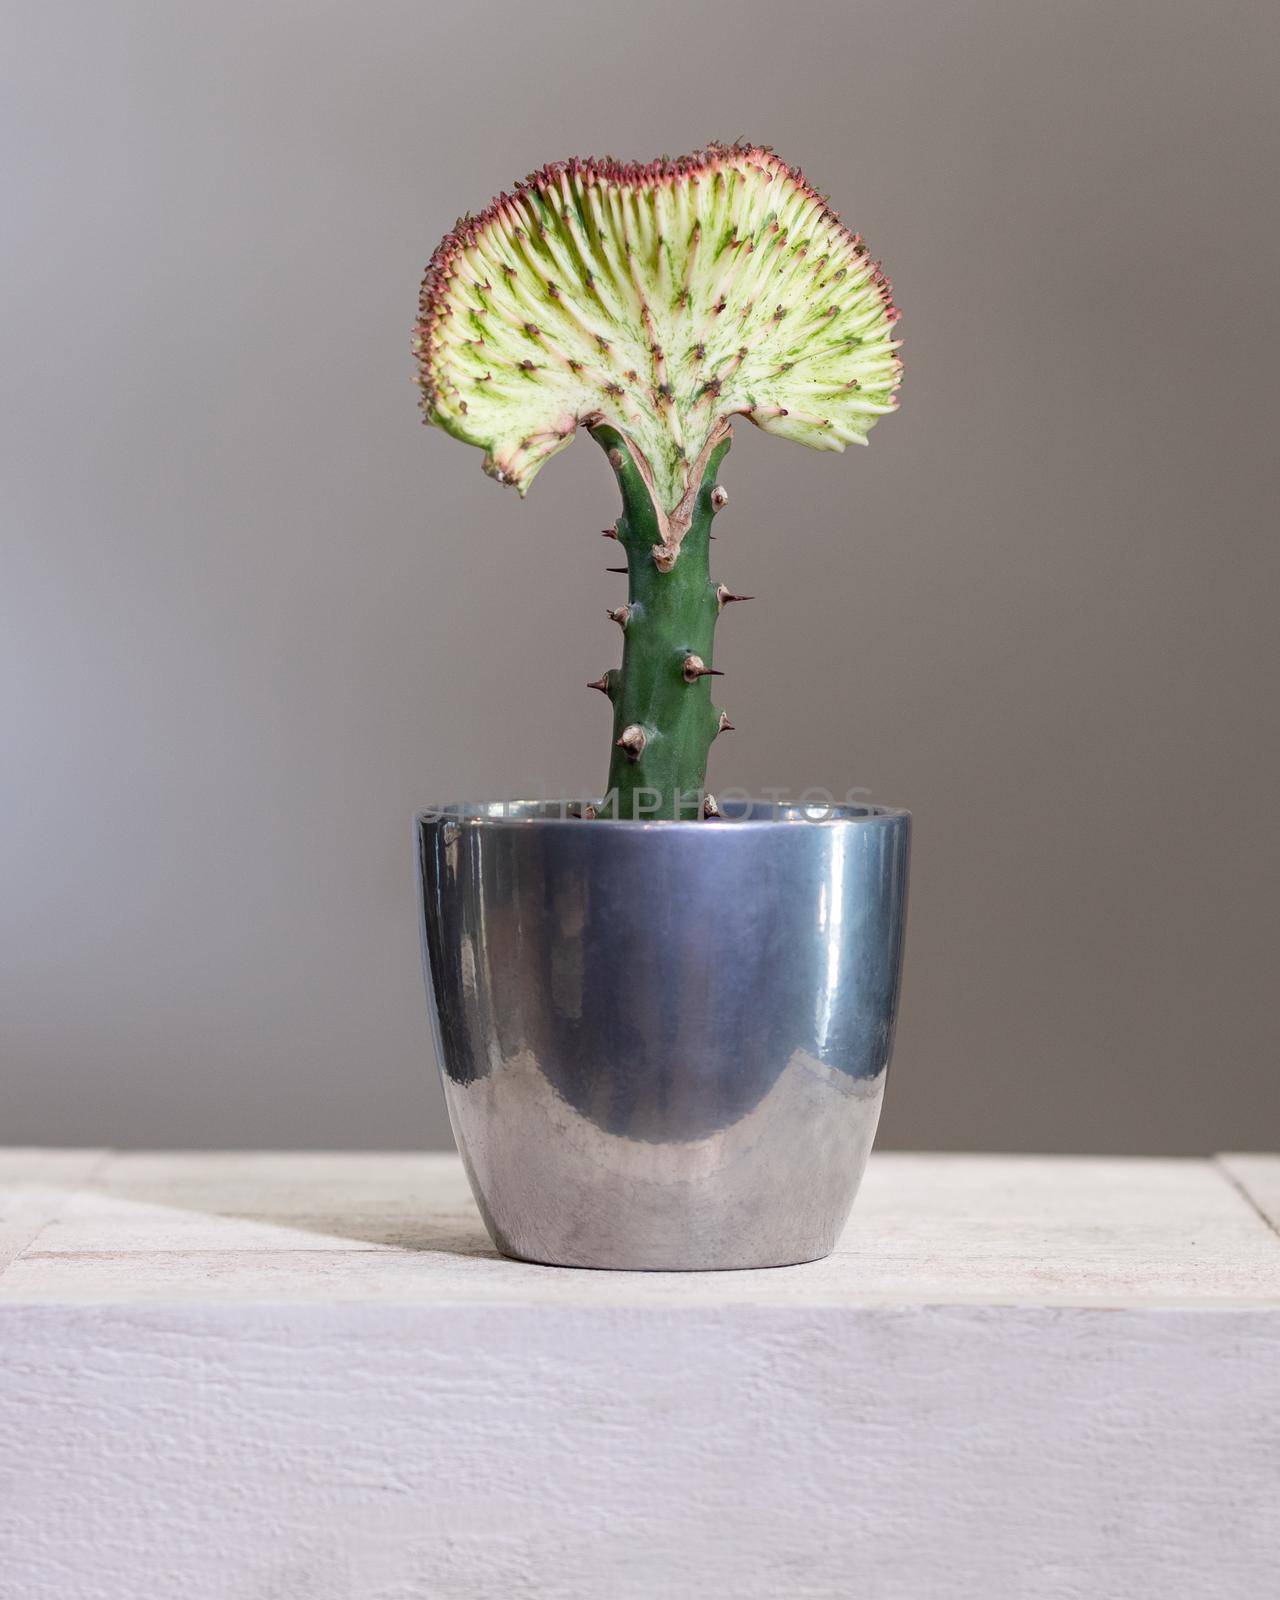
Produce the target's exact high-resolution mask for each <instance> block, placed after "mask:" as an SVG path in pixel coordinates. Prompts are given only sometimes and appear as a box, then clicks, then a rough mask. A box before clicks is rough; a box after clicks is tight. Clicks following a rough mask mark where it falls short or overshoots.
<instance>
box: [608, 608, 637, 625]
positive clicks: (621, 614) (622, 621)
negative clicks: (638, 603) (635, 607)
mask: <svg viewBox="0 0 1280 1600" xmlns="http://www.w3.org/2000/svg"><path fill="white" fill-rule="evenodd" d="M630 615H631V607H630V606H615V607H614V609H613V610H612V611H606V612H605V616H606V617H609V618H611V619H612V621H614V622H616V623H617V624H618V626H619V627H620V628H625V627H626V625H627V619H628V618H629V617H630Z"/></svg>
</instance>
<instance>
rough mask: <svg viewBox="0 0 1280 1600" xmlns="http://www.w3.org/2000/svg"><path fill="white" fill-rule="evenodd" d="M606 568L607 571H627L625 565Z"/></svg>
mask: <svg viewBox="0 0 1280 1600" xmlns="http://www.w3.org/2000/svg"><path fill="white" fill-rule="evenodd" d="M604 570H605V571H606V572H625V571H626V570H627V569H626V568H625V567H606V568H605V569H604Z"/></svg>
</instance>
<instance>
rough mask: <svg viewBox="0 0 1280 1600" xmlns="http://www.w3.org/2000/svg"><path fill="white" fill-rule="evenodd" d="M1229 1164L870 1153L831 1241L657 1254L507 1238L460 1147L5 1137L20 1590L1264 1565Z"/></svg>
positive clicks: (900, 1590)
mask: <svg viewBox="0 0 1280 1600" xmlns="http://www.w3.org/2000/svg"><path fill="white" fill-rule="evenodd" d="M1236 1159H1237V1158H1227V1160H1229V1161H1235V1160H1236ZM1248 1159H1249V1160H1250V1161H1256V1160H1258V1159H1259V1158H1248ZM1267 1170H1270V1169H1267ZM55 1172H56V1173H58V1174H60V1176H59V1180H58V1181H57V1182H51V1181H50V1179H51V1177H52V1176H53V1175H54V1174H55ZM1242 1174H1243V1176H1242ZM1246 1177H1247V1178H1248V1180H1249V1182H1250V1183H1251V1184H1253V1185H1254V1187H1255V1188H1257V1184H1258V1173H1257V1172H1255V1171H1253V1170H1252V1169H1246V1168H1240V1169H1239V1171H1238V1172H1237V1171H1235V1170H1232V1169H1228V1167H1226V1166H1225V1165H1224V1166H1221V1167H1216V1166H1214V1165H1213V1164H1212V1163H1208V1162H1199V1161H1112V1160H1092V1159H1066V1158H1044V1159H1041V1158H1031V1157H1006V1156H947V1157H935V1156H902V1155H894V1154H890V1155H879V1156H876V1157H874V1158H873V1161H872V1165H871V1169H870V1172H869V1175H868V1179H867V1182H866V1185H865V1186H864V1192H863V1194H862V1196H861V1197H860V1199H859V1202H858V1205H857V1207H856V1208H855V1212H854V1217H853V1220H852V1222H851V1224H850V1228H849V1230H848V1232H847V1233H846V1235H845V1237H844V1238H843V1240H842V1241H841V1245H840V1248H839V1250H838V1251H837V1252H836V1254H835V1255H833V1256H832V1257H831V1258H830V1259H829V1260H827V1261H825V1262H819V1263H815V1264H813V1265H811V1266H807V1267H797V1268H789V1269H785V1270H781V1271H776V1272H754V1273H723V1274H697V1275H670V1274H617V1273H587V1272H571V1271H557V1270H554V1269H547V1268H541V1267H532V1266H526V1265H521V1264H519V1263H514V1262H508V1261H503V1260H501V1259H500V1258H498V1257H497V1256H496V1255H495V1254H494V1252H493V1250H492V1247H491V1246H490V1245H489V1243H488V1241H487V1239H486V1237H485V1235H484V1233H483V1230H482V1228H481V1227H480V1222H479V1218H478V1216H477V1214H476V1211H475V1207H474V1205H473V1203H472V1201H471V1199H470V1196H469V1193H468V1190H467V1187H466V1181H465V1178H464V1176H463V1174H462V1170H461V1166H460V1164H459V1163H458V1161H457V1159H456V1158H454V1157H445V1156H412V1155H410V1156H401V1155H397V1156H379V1155H343V1154H325V1155H320V1154H292V1155H291V1154H285V1155H219V1154H207V1155H192V1156H186V1155H120V1156H113V1157H108V1158H101V1157H94V1158H92V1159H91V1158H89V1157H88V1156H87V1155H86V1154H85V1153H83V1152H76V1153H74V1155H73V1157H71V1158H69V1160H68V1163H67V1164H66V1165H65V1166H64V1167H63V1168H57V1167H56V1165H55V1166H50V1165H49V1164H48V1162H47V1161H46V1160H45V1157H44V1156H43V1155H41V1156H40V1158H39V1159H35V1158H29V1157H27V1156H23V1157H21V1158H12V1159H11V1161H10V1162H9V1164H8V1165H6V1163H5V1160H4V1159H3V1158H2V1157H0V1195H3V1197H4V1204H3V1206H2V1207H0V1214H4V1215H10V1216H12V1215H17V1214H18V1213H19V1211H21V1214H22V1215H23V1217H24V1218H25V1219H26V1221H27V1223H28V1224H30V1223H31V1222H33V1221H35V1220H36V1211H37V1210H39V1212H40V1217H39V1222H38V1227H37V1230H36V1232H34V1233H32V1234H31V1236H30V1238H29V1239H28V1240H27V1243H26V1246H25V1247H24V1248H22V1250H21V1251H20V1253H19V1254H17V1256H16V1258H15V1259H13V1260H12V1261H11V1262H10V1264H9V1267H8V1270H7V1271H4V1272H3V1273H2V1274H0V1439H3V1440H4V1448H3V1449H0V1594H3V1595H5V1596H7V1595H9V1594H13V1595H15V1596H17V1595H21V1596H22V1600H79V1597H80V1596H84V1597H85V1600H89V1597H90V1596H91V1597H92V1600H137V1597H138V1596H139V1595H157V1596H162V1595H169V1594H180V1595H182V1596H183V1600H350V1597H351V1596H352V1595H360V1596H361V1597H362V1600H363V1597H368V1600H374V1597H377V1600H384V1597H385V1600H392V1597H394V1600H427V1597H431V1600H436V1597H440V1600H498V1597H499V1596H501V1597H502V1600H507V1597H511V1600H519V1597H522V1596H523V1597H529V1600H533V1597H537V1600H599V1597H600V1596H601V1595H606V1594H607V1595H609V1596H610V1597H611V1600H612V1597H615V1596H616V1597H617V1600H653V1597H655V1596H661V1597H662V1600H694V1597H702V1596H710V1595H732V1596H733V1597H734V1600H779V1597H782V1596H785V1597H786V1600H844V1597H845V1596H847V1595H849V1594H850V1593H857V1594H859V1595H863V1594H865V1595H869V1596H874V1597H876V1600H881V1597H883V1600H921V1597H923V1596H932V1595H946V1596H947V1597H948V1600H970V1597H972V1600H979V1597H981V1600H1030V1597H1032V1596H1034V1597H1037V1600H1039V1597H1042V1596H1043V1597H1045V1600H1058V1597H1061V1600H1076V1597H1081V1600H1083V1597H1084V1596H1094V1595H1105V1596H1106V1597H1107V1600H1149V1597H1150V1595H1152V1594H1170V1595H1177V1596H1178V1600H1222V1597H1224V1596H1234V1595H1247V1594H1248V1595H1252V1594H1259V1595H1260V1594H1264V1593H1269V1592H1270V1590H1271V1587H1273V1579H1274V1571H1275V1564H1276V1561H1277V1558H1278V1557H1280V1522H1278V1520H1277V1518H1276V1516H1275V1505H1276V1501H1277V1491H1278V1490H1280V1237H1278V1236H1277V1234H1276V1232H1275V1231H1273V1229H1272V1227H1270V1226H1269V1225H1268V1223H1267V1222H1266V1221H1265V1220H1264V1218H1263V1216H1262V1215H1261V1214H1260V1211H1261V1209H1262V1204H1263V1202H1262V1201H1261V1200H1260V1199H1259V1198H1257V1197H1256V1196H1255V1197H1254V1198H1252V1199H1251V1198H1249V1197H1247V1196H1246V1194H1245V1193H1244V1192H1243V1191H1244V1179H1245V1178H1246ZM37 1191H40V1192H42V1193H44V1195H45V1203H44V1205H43V1209H40V1208H37V1207H34V1206H33V1205H32V1202H31V1200H30V1196H32V1195H33V1194H34V1193H35V1192H37ZM1258 1193H1259V1194H1261V1190H1260V1189H1259V1190H1258ZM23 1197H27V1198H23Z"/></svg>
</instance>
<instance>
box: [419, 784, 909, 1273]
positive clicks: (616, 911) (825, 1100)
mask: <svg viewBox="0 0 1280 1600" xmlns="http://www.w3.org/2000/svg"><path fill="white" fill-rule="evenodd" d="M819 815H820V820H817V819H815V817H814V816H813V815H811V814H806V813H804V812H802V811H799V810H796V809H794V808H791V809H781V808H775V807H772V806H769V805H762V804H759V803H757V805H755V806H754V807H743V808H739V809H738V810H737V812H736V813H734V812H732V811H730V814H729V815H727V816H726V817H725V818H724V819H723V820H719V821H714V822H617V821H604V820H601V821H583V820H581V819H579V818H577V817H574V816H572V815H565V814H564V808H562V807H561V806H559V805H544V804H539V803H534V802H505V803H501V804H498V805H492V806H486V805H463V806H453V807H449V808H448V809H447V810H445V811H444V812H431V813H426V814H424V815H423V816H421V817H420V818H419V819H418V836H419V842H420V849H421V888H422V943H423V963H424V966H425V969H426V976H427V990H428V995H429V997H430V1000H431V1010H432V1017H433V1021H434V1025H435V1034H436V1043H437V1046H438V1049H439V1054H440V1061H441V1066H442V1071H443V1075H444V1088H445V1096H446V1099H447V1100H448V1104H449V1116H450V1119H451V1121H452V1123H453V1131H454V1136H455V1138H456V1139H457V1141H458V1148H459V1149H460V1151H461V1152H462V1159H463V1161H464V1162H465V1164H466V1168H467V1173H468V1176H469V1177H470V1180H471V1187H472V1189H473V1190H474V1191H475V1196H476V1200H477V1202H478V1203H479V1206H480V1210H481V1212H482V1213H483V1216H484V1220H485V1224H486V1226H487V1227H488V1229H489V1232H490V1234H491V1235H492V1237H493V1241H494V1243H495V1244H496V1245H497V1247H498V1249H499V1250H501V1251H503V1252H504V1254H506V1255H510V1256H516V1257H519V1258H520V1259H522V1260H525V1261H540V1262H547V1263H552V1264H555V1265H560V1266H575V1267H614V1268H632V1269H650V1270H693V1269H700V1268H721V1267H765V1266H783V1265H786V1264H789V1263H792V1262H798V1261H812V1260H816V1259H817V1258H818V1257H820V1256H824V1255H827V1254H828V1253H829V1252H830V1251H831V1250H832V1248H833V1247H834V1245H835V1243H836V1240H837V1238H838V1237H839V1234H840V1230H841V1228H842V1227H843V1225H844V1222H845V1220H846V1218H847V1217H848V1215H849V1209H850V1207H851V1206H852V1204H853V1199H854V1195H855V1194H856V1192H857V1188H858V1184H859V1182H860V1181H861V1178H862V1172H863V1168H864V1167H865V1165H866V1160H867V1155H868V1153H869V1152H870V1149H871V1142H872V1139H873V1138H874V1137H875V1130H876V1123H877V1121H878V1120H879V1116H880V1102H881V1099H882V1096H883V1093H884V1083H885V1074H886V1071H887V1069H888V1065H889V1056H890V1051H891V1049H892V1045H893V1031H894V1020H895V1017H896V1013H897V1008H898V991H899V986H900V979H901V970H902V946H903V934H904V925H905V913H906V901H907V857H908V847H909V840H910V826H911V819H910V817H909V816H908V814H907V813H906V812H905V811H890V810H885V809H882V808H879V807H856V806H845V807H838V808H835V809H834V810H832V811H828V812H824V813H821V814H819Z"/></svg>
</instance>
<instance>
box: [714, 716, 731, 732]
mask: <svg viewBox="0 0 1280 1600" xmlns="http://www.w3.org/2000/svg"><path fill="white" fill-rule="evenodd" d="M733 731H734V728H733V723H732V722H730V721H729V713H728V712H727V711H722V712H721V713H720V726H719V727H718V728H717V729H716V732H717V733H732V732H733Z"/></svg>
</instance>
